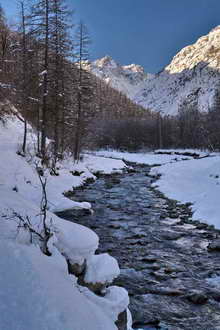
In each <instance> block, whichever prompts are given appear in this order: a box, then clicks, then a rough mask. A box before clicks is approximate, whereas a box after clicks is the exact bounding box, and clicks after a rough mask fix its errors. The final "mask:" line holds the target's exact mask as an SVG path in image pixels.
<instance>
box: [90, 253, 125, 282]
mask: <svg viewBox="0 0 220 330" xmlns="http://www.w3.org/2000/svg"><path fill="white" fill-rule="evenodd" d="M119 275H120V269H119V266H118V262H117V260H116V259H115V258H113V257H111V256H110V255H109V254H107V253H103V254H99V255H93V256H91V257H90V258H89V259H88V260H87V265H86V273H85V277H84V281H85V282H86V283H91V284H96V283H101V284H110V283H112V281H113V280H114V279H115V278H116V277H118V276H119Z"/></svg>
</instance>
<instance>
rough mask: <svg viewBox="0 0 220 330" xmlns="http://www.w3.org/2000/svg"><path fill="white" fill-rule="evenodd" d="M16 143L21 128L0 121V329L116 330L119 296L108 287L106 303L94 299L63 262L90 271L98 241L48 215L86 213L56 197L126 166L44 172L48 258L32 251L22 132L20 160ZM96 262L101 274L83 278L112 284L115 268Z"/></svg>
mask: <svg viewBox="0 0 220 330" xmlns="http://www.w3.org/2000/svg"><path fill="white" fill-rule="evenodd" d="M22 135H23V123H22V122H21V121H20V120H18V119H17V118H16V117H15V118H9V119H8V120H7V122H6V124H5V125H4V124H3V123H2V122H1V121H0V155H1V157H0V269H1V271H0V288H1V290H0V329H2V330H3V329H4V330H12V329H13V330H20V329H22V330H30V329H32V330H44V329H48V330H60V329H65V330H116V329H117V327H116V326H115V321H116V320H117V317H118V315H119V313H121V312H123V311H125V310H126V308H127V305H128V302H129V301H128V294H127V292H126V290H124V289H123V288H119V287H115V286H110V287H108V289H107V291H106V295H105V296H103V297H99V296H96V295H95V294H94V293H93V292H92V291H90V290H89V289H87V288H86V287H82V286H79V285H78V284H77V283H76V281H77V277H75V276H74V275H71V276H70V275H69V274H68V270H67V263H66V260H68V261H69V262H71V263H72V264H77V265H79V266H81V265H82V264H85V263H86V262H87V260H89V263H90V265H91V268H92V270H93V269H94V265H93V264H94V261H93V259H94V258H92V257H94V253H95V251H96V249H97V247H98V241H99V239H98V236H97V235H96V234H95V233H94V232H93V231H92V230H90V229H88V228H86V227H84V226H81V225H79V224H76V223H73V222H69V221H65V220H63V219H61V218H59V217H57V216H56V215H55V214H54V213H52V212H53V211H54V210H56V209H58V210H63V209H66V208H70V209H71V208H87V209H89V208H90V207H91V205H90V204H89V203H87V202H82V203H76V202H74V201H71V200H69V199H67V198H66V197H64V195H63V192H64V191H66V190H71V189H72V187H76V186H79V185H81V184H83V182H84V181H85V180H86V179H88V178H91V177H93V178H95V177H94V175H93V174H92V173H91V172H93V173H95V172H96V171H102V172H105V171H106V172H107V173H111V172H112V171H113V172H115V171H121V170H122V169H123V167H125V164H124V163H123V162H122V161H120V160H118V161H117V160H109V159H104V158H100V157H93V156H89V155H87V156H86V157H85V160H84V162H83V163H79V164H77V165H76V166H74V164H73V162H71V159H66V160H65V161H64V162H63V163H60V164H59V176H52V175H50V173H49V171H47V170H46V169H45V174H44V178H45V177H46V178H47V185H46V190H47V198H48V211H47V220H46V225H47V227H48V228H49V230H50V233H51V234H52V235H51V237H50V239H49V242H48V243H47V247H48V249H49V251H50V253H51V254H52V255H51V256H50V257H48V256H46V255H44V254H43V253H42V252H41V250H40V248H39V246H40V241H39V239H38V240H37V238H38V236H37V235H33V231H35V232H36V233H38V234H39V235H43V222H42V214H41V209H40V204H41V199H42V192H41V185H40V180H39V177H38V175H37V171H36V169H35V166H36V162H39V159H37V157H35V156H34V140H35V136H34V134H33V135H32V134H31V128H30V127H29V130H28V156H27V157H26V158H25V157H21V156H19V155H18V154H17V153H16V152H17V151H18V150H19V147H20V143H21V142H22ZM31 135H32V137H31ZM96 165H97V166H96ZM74 171H78V172H80V173H81V174H80V176H78V175H76V176H74V175H73V173H74ZM21 219H23V220H21ZM28 228H31V230H32V231H30V230H28ZM99 258H101V259H102V261H103V262H102V263H103V264H104V265H105V267H104V269H103V268H102V267H101V266H99V267H98V269H96V271H93V272H92V274H91V272H90V274H89V275H90V279H92V281H94V282H95V281H96V280H99V279H100V278H101V280H102V281H103V282H105V281H108V282H109V281H110V282H111V281H112V279H113V278H115V277H116V276H117V275H118V273H119V269H118V264H117V261H116V260H115V259H113V258H112V257H110V256H108V255H105V254H104V255H99ZM65 259H66V260H65ZM113 260H114V261H113Z"/></svg>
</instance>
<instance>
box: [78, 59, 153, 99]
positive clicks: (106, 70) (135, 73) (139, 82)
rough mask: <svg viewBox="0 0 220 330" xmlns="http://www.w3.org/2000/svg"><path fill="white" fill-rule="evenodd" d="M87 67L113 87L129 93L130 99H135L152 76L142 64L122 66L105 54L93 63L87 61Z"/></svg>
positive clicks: (126, 93)
mask: <svg viewBox="0 0 220 330" xmlns="http://www.w3.org/2000/svg"><path fill="white" fill-rule="evenodd" d="M85 69H86V70H88V71H91V72H92V73H93V74H95V75H96V76H97V77H99V78H101V79H103V80H104V81H105V82H106V83H107V84H109V85H110V86H111V87H113V88H115V89H117V90H118V91H120V92H122V93H123V94H125V95H127V97H128V98H130V99H134V97H135V95H136V94H137V93H138V92H139V91H140V90H142V89H143V88H144V86H145V85H146V82H147V81H148V80H149V79H150V78H151V76H152V75H150V74H147V73H145V72H144V69H143V68H142V67H141V66H140V65H136V64H130V65H125V66H121V65H120V64H118V63H116V62H115V61H114V60H113V59H112V58H111V57H110V56H105V57H103V58H101V59H98V60H96V61H94V62H92V63H91V64H89V63H85Z"/></svg>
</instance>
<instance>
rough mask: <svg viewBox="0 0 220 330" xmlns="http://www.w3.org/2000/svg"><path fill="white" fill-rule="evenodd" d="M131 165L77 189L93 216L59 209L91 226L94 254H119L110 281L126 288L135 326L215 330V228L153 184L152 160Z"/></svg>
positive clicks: (218, 255) (219, 285) (218, 259)
mask: <svg viewBox="0 0 220 330" xmlns="http://www.w3.org/2000/svg"><path fill="white" fill-rule="evenodd" d="M132 166H133V167H134V172H132V173H124V174H117V175H116V174H114V175H111V176H101V177H100V178H99V179H98V180H97V181H96V182H94V183H92V184H89V185H87V186H85V187H83V188H77V189H76V190H75V191H74V194H73V196H72V198H73V199H74V200H76V201H88V202H91V203H92V207H93V209H94V214H88V213H86V212H85V211H76V210H75V211H69V212H63V213H60V214H59V215H60V216H61V217H62V218H65V219H66V220H69V221H74V222H77V223H79V224H82V225H85V226H87V227H89V228H91V229H92V230H94V231H95V232H96V233H97V234H98V236H99V237H100V245H99V250H98V253H104V252H107V253H109V254H110V255H112V256H114V257H115V258H116V259H117V260H118V263H119V266H120V268H121V275H120V277H119V278H118V279H117V280H115V282H114V284H115V285H119V286H123V287H125V288H126V289H127V290H128V292H129V296H130V307H129V308H130V311H131V313H132V317H133V326H134V328H137V329H138V328H141V329H148V330H149V329H151V330H155V329H162V330H166V329H167V330H179V329H188V330H197V329H198V330H214V329H220V277H218V276H220V243H219V247H218V244H217V243H216V244H215V242H218V241H216V239H217V238H218V237H219V231H218V230H216V229H214V228H213V226H208V225H207V224H205V223H200V222H198V221H192V219H191V217H192V212H191V209H190V205H188V204H184V205H183V204H180V203H178V202H176V201H173V200H169V199H167V198H165V197H164V196H163V194H161V193H160V192H159V191H157V190H155V189H152V188H151V183H152V181H153V180H154V179H153V178H152V177H151V176H150V175H149V171H150V167H149V166H146V165H134V164H132ZM210 242H214V244H213V243H212V244H213V246H211V245H210V249H208V248H207V247H208V245H209V243H210ZM218 250H219V251H218Z"/></svg>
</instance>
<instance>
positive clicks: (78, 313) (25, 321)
mask: <svg viewBox="0 0 220 330" xmlns="http://www.w3.org/2000/svg"><path fill="white" fill-rule="evenodd" d="M0 267H1V272H0V287H1V291H0V301H1V304H0V315H1V317H0V329H4V330H12V329H13V330H20V329H22V330H30V329H31V330H41V329H42V330H43V329H48V330H60V329H65V330H73V329H77V330H91V329H96V330H116V327H115V326H114V323H113V322H112V321H111V319H110V317H109V315H107V314H106V312H105V308H104V306H103V308H102V309H100V308H99V306H97V305H96V304H95V303H94V302H93V299H87V298H86V297H85V295H84V294H83V293H81V292H80V291H79V289H78V288H77V286H75V285H74V282H73V280H72V277H70V276H69V275H68V274H67V269H66V263H65V262H64V259H63V258H62V257H61V256H60V255H59V254H56V255H54V256H52V257H46V256H44V255H43V254H42V253H41V251H40V250H39V248H37V247H35V246H30V247H28V248H27V247H26V246H23V245H18V244H16V243H15V242H12V241H9V240H0Z"/></svg>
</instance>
